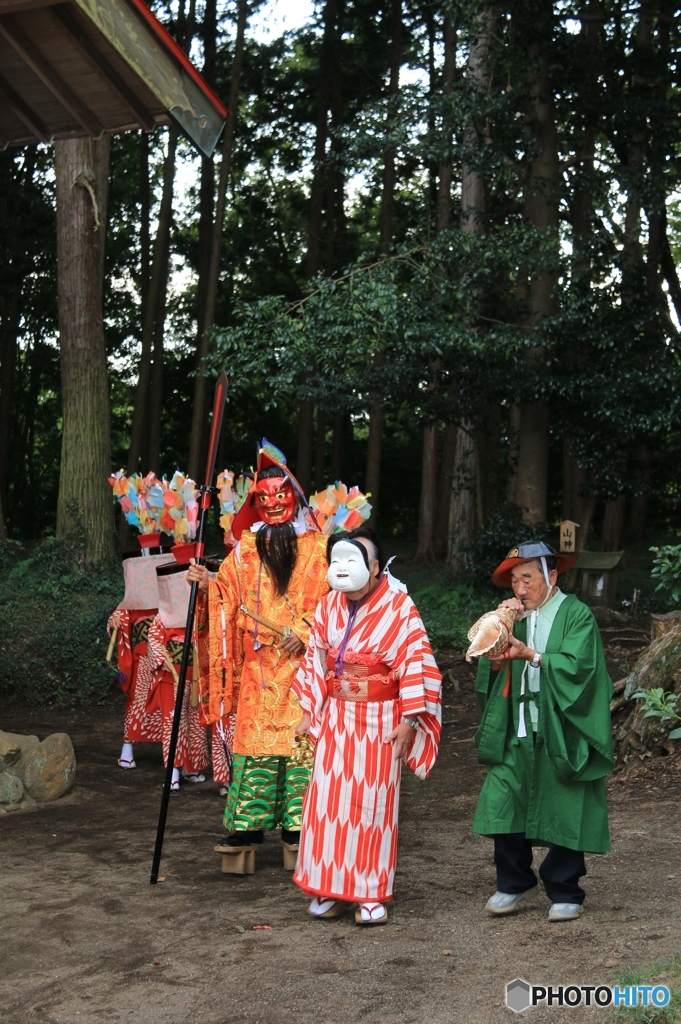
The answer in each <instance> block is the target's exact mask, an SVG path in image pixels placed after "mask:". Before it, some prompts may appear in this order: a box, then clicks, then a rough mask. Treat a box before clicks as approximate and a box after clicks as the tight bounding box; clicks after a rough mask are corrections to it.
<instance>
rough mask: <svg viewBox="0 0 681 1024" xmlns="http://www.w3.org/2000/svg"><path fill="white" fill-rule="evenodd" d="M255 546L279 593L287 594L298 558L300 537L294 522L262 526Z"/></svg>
mask: <svg viewBox="0 0 681 1024" xmlns="http://www.w3.org/2000/svg"><path fill="white" fill-rule="evenodd" d="M255 547H256V551H257V552H258V554H259V556H260V559H261V561H262V562H263V563H264V566H265V568H266V569H267V571H268V573H269V574H270V576H271V577H272V580H273V581H274V585H275V587H276V588H277V593H278V594H279V595H283V594H285V593H286V591H287V590H288V585H289V583H290V582H291V575H292V574H293V570H294V569H295V566H296V560H297V558H298V538H297V537H296V531H295V529H294V528H293V523H291V522H288V523H276V524H272V525H271V526H261V527H260V529H259V530H258V532H257V533H256V535H255Z"/></svg>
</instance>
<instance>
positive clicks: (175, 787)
mask: <svg viewBox="0 0 681 1024" xmlns="http://www.w3.org/2000/svg"><path fill="white" fill-rule="evenodd" d="M170 792H171V793H179V792H180V783H179V780H178V779H176V780H175V781H174V782H171V783H170Z"/></svg>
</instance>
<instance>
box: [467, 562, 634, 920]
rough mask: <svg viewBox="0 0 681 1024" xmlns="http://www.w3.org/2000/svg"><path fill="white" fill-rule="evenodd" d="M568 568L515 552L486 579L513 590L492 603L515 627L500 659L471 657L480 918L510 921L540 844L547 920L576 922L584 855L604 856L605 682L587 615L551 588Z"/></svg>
mask: <svg viewBox="0 0 681 1024" xmlns="http://www.w3.org/2000/svg"><path fill="white" fill-rule="evenodd" d="M574 561H575V558H574V555H566V554H557V553H556V552H555V551H554V549H553V548H551V547H549V545H548V544H544V543H543V542H531V543H525V544H519V545H518V546H517V547H515V548H512V549H511V551H509V553H508V555H507V557H506V558H505V560H504V561H503V562H502V563H501V565H499V567H498V568H497V569H496V571H495V573H494V575H493V576H492V581H493V582H494V583H495V584H496V585H497V586H499V587H512V588H513V594H514V597H512V598H510V599H509V600H506V601H503V602H502V603H501V605H500V607H507V608H511V609H513V610H514V611H515V613H516V616H517V617H518V620H519V621H516V624H515V627H514V630H513V633H514V635H513V636H512V637H510V640H509V647H508V649H507V650H506V651H505V652H504V654H503V655H500V656H499V657H498V659H497V660H495V661H489V660H488V659H487V658H484V657H482V658H480V662H479V665H478V675H477V681H476V693H477V697H478V701H479V703H480V707H481V710H482V721H481V722H480V727H479V729H478V731H477V734H476V737H475V743H476V746H477V748H478V759H479V761H480V763H481V764H485V765H489V771H488V773H487V777H486V779H485V782H484V785H483V787H482V792H481V794H480V800H479V802H478V807H477V810H476V812H475V817H474V819H473V831H474V832H479V833H480V834H481V835H484V836H491V837H492V838H493V839H494V862H495V865H496V871H497V892H496V893H495V894H494V895H493V896H492V897H491V898H490V899H489V901H488V902H487V906H486V908H485V909H486V910H487V911H488V912H489V913H491V914H510V913H513V912H514V911H515V910H516V909H517V907H518V904H519V903H520V901H521V900H522V899H523V897H525V896H527V895H528V894H529V893H532V892H536V890H537V888H538V884H537V878H536V875H535V874H534V871H533V870H532V847H533V846H547V847H548V852H547V854H546V857H545V858H544V860H543V862H542V864H541V866H540V868H539V875H540V877H541V880H542V882H543V884H544V888H545V890H546V894H547V896H548V897H549V899H550V900H551V904H552V905H551V909H550V910H549V920H550V921H569V920H572V919H574V918H576V917H579V915H580V914H581V912H582V904H583V902H584V895H585V893H584V890H583V889H582V888H581V886H580V885H579V879H580V878H581V876H583V875H585V874H586V865H585V862H584V853H585V852H589V853H606V852H607V851H608V850H609V849H610V837H609V833H608V810H607V804H606V796H605V776H606V775H607V774H608V773H609V772H610V771H612V769H613V766H614V761H613V750H612V733H611V724H610V700H611V697H612V682H611V680H610V678H609V676H608V672H607V669H606V665H605V657H604V654H603V644H602V642H601V637H600V634H599V632H598V627H597V625H596V620H595V619H594V616H593V614H592V612H591V611H590V609H589V608H587V606H586V605H585V604H583V603H582V602H581V601H579V600H578V599H577V598H576V597H575V596H574V595H572V594H564V593H563V592H562V591H560V590H559V589H558V587H557V586H556V581H557V579H558V575H559V573H561V572H564V571H565V570H566V569H568V568H570V567H571V565H573V564H574ZM520 616H523V617H522V618H520Z"/></svg>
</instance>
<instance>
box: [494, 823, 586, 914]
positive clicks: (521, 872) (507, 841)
mask: <svg viewBox="0 0 681 1024" xmlns="http://www.w3.org/2000/svg"><path fill="white" fill-rule="evenodd" d="M494 863H495V865H496V868H497V889H498V890H499V892H508V893H517V892H525V890H526V889H531V888H532V886H534V885H536V884H537V876H536V875H535V873H534V871H533V870H532V843H531V842H530V840H529V839H527V838H526V836H525V833H524V832H509V833H506V834H505V835H504V834H498V835H495V836H494ZM585 874H586V864H585V863H584V854H583V853H582V852H581V851H579V850H569V849H568V848H567V846H556V845H555V844H554V843H551V845H550V846H549V851H548V853H547V854H546V857H545V858H544V860H543V861H542V863H541V865H540V867H539V875H540V877H541V880H542V882H543V883H544V888H545V889H546V895H547V896H548V897H549V899H550V900H551V902H552V903H580V904H581V903H583V902H584V896H585V893H584V890H583V889H582V888H581V886H580V885H579V879H580V878H581V876H582V875H585Z"/></svg>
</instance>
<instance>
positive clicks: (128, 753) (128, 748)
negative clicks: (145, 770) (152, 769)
mask: <svg viewBox="0 0 681 1024" xmlns="http://www.w3.org/2000/svg"><path fill="white" fill-rule="evenodd" d="M120 760H121V761H134V754H133V750H132V743H124V744H123V746H122V748H121V757H120Z"/></svg>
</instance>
